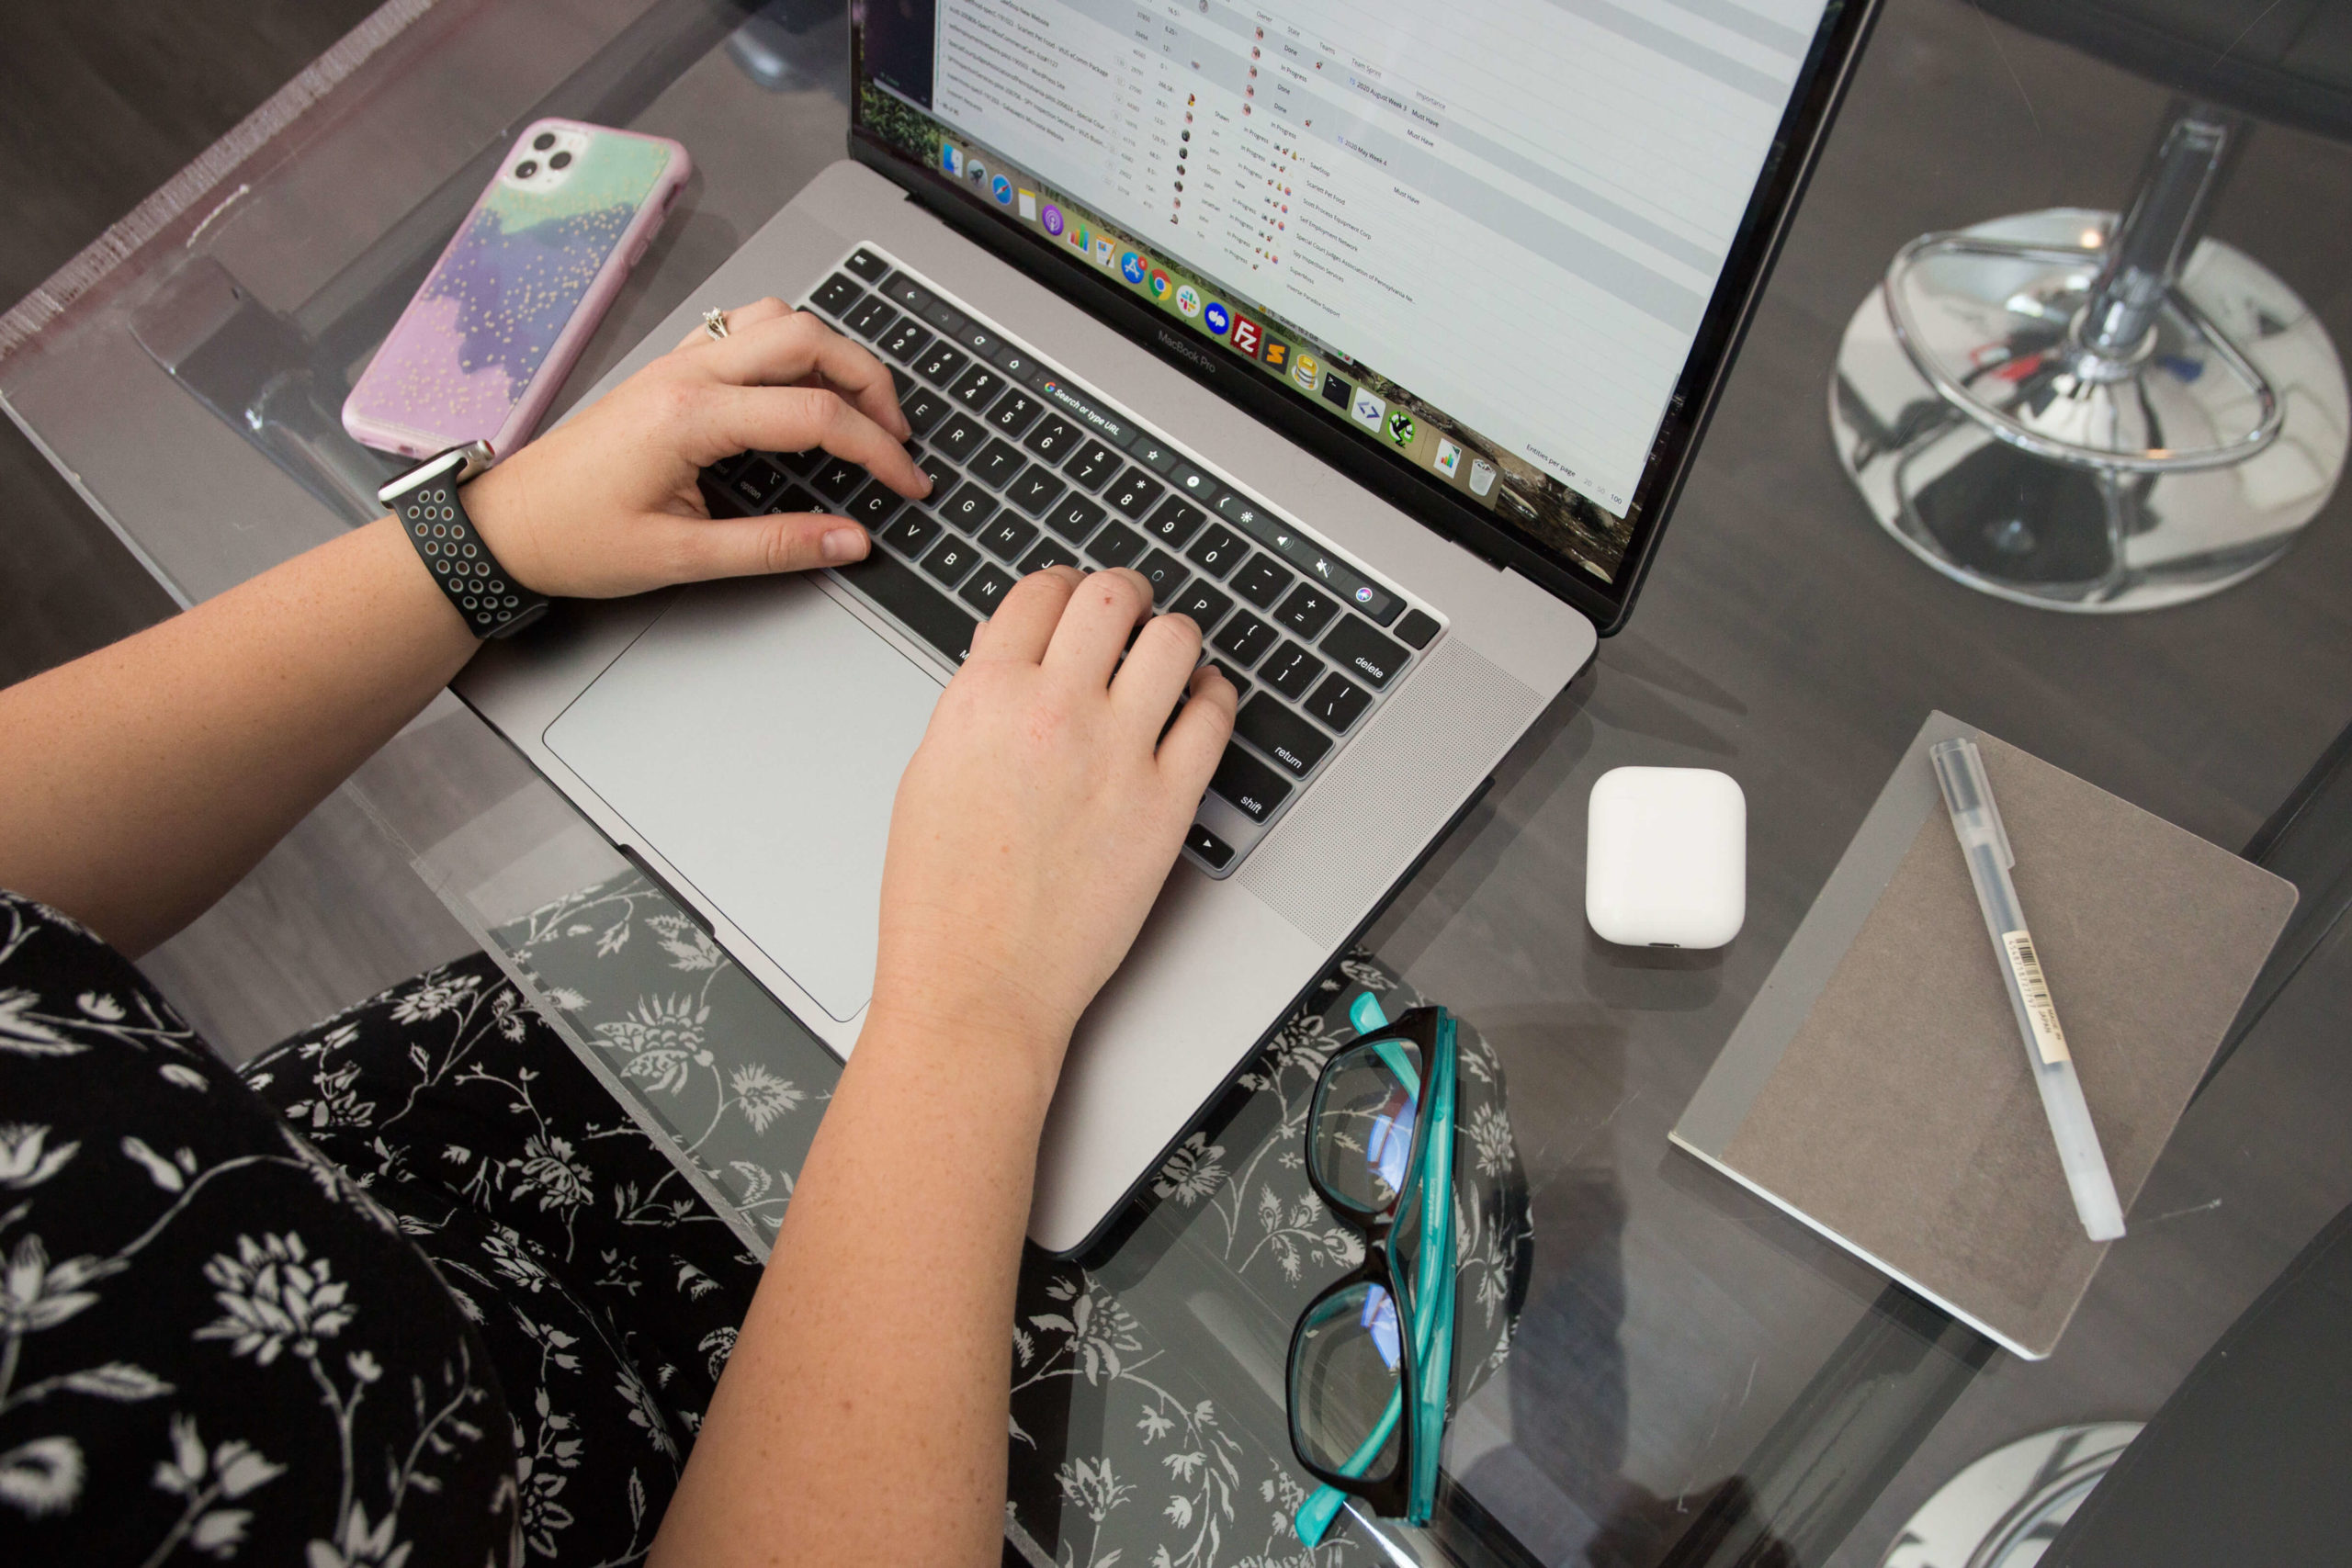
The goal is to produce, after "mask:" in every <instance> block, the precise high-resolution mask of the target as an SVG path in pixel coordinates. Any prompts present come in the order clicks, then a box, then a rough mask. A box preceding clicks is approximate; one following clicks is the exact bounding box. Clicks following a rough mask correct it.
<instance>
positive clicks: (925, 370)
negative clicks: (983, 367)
mask: <svg viewBox="0 0 2352 1568" xmlns="http://www.w3.org/2000/svg"><path fill="white" fill-rule="evenodd" d="M969 363H971V360H970V358H969V356H967V355H966V354H965V353H964V351H963V350H962V349H960V348H954V347H951V346H949V345H948V344H947V343H946V342H945V341H944V340H942V341H941V342H938V343H934V344H932V345H931V351H930V352H929V353H927V354H925V355H923V356H922V358H921V359H919V360H917V361H915V374H916V375H918V376H920V377H922V378H923V379H924V380H926V381H931V382H935V383H938V384H940V385H942V386H944V385H945V384H946V383H948V382H950V381H953V380H954V379H955V378H956V376H957V375H958V374H960V373H961V372H962V370H963V368H964V367H965V366H967V365H968V364H969Z"/></svg>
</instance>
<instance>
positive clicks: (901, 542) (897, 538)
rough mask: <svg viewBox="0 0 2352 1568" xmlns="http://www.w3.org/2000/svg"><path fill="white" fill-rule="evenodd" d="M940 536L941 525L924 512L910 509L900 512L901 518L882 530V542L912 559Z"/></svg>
mask: <svg viewBox="0 0 2352 1568" xmlns="http://www.w3.org/2000/svg"><path fill="white" fill-rule="evenodd" d="M937 537H939V525H938V524H937V523H936V522H934V521H933V520H932V519H931V518H929V517H926V516H924V515H923V514H922V513H920V512H916V511H912V510H909V511H906V512H902V513H899V520H898V521H897V522H896V523H893V524H891V525H889V526H888V528H885V529H883V530H882V535H881V538H882V542H883V543H884V544H886V545H888V546H889V547H891V548H892V549H894V550H897V551H899V553H900V554H902V555H904V556H906V557H908V558H910V559H911V558H914V557H916V556H919V555H921V554H922V553H923V551H925V550H927V549H929V548H930V547H931V542H932V541H933V539H936V538H937Z"/></svg>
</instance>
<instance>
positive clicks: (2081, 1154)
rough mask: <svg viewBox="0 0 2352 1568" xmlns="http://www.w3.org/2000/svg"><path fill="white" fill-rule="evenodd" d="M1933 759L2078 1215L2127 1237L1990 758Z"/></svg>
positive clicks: (2100, 1230)
mask: <svg viewBox="0 0 2352 1568" xmlns="http://www.w3.org/2000/svg"><path fill="white" fill-rule="evenodd" d="M1928 761H1931V762H1933V763H1934V764H1935V769H1936V784H1937V786H1938V787H1939V788H1940V789H1941V790H1942V791H1943V794H1944V804H1945V805H1946V806H1948V807H1951V826H1952V831H1954V832H1955V833H1958V834H1959V835H1960V849H1961V853H1962V855H1964V856H1966V857H1967V860H1968V877H1969V880H1970V881H1971V882H1973V883H1974V884H1975V885H1976V903H1977V907H1978V908H1981V909H1983V910H1984V912H1985V931H1987V932H1988V933H1990V934H1991V936H1992V938H1993V959H1994V962H1995V964H1996V965H1997V966H1998V967H1999V969H2000V971H2001V979H2002V982H2003V984H2005V985H2006V986H2007V987H2008V993H2009V1007H2010V1010H2012V1011H2014V1012H2015V1013H2016V1014H2017V1019H2018V1034H2019V1036H2021V1037H2022V1038H2023V1039H2024V1041H2025V1056H2026V1062H2027V1064H2028V1066H2030V1068H2031V1069H2032V1072H2033V1082H2034V1087H2035V1088H2037V1089H2040V1090H2041V1109H2042V1110H2043V1111H2044V1112H2046V1113H2047V1114H2048V1116H2049V1118H2050V1134H2051V1136H2052V1138H2054V1139H2056V1140H2057V1143H2058V1163H2059V1164H2060V1165H2062V1166H2064V1168H2065V1170H2066V1186H2067V1189H2068V1190H2070V1191H2072V1192H2073V1193H2074V1196H2075V1213H2076V1214H2077V1215H2079V1216H2080V1217H2081V1219H2082V1222H2083V1229H2084V1231H2085V1232H2086V1234H2088V1235H2089V1236H2090V1238H2091V1239H2092V1240H2093V1241H2113V1240H2114V1239H2115V1238H2116V1237H2118V1236H2120V1235H2122V1234H2123V1206H2122V1204H2121V1203H2120V1202H2118V1201H2116V1196H2115V1178H2114V1177H2113V1176H2112V1175H2110V1174H2109V1171H2108V1168H2107V1156H2105V1155H2104V1154H2103V1153H2101V1152H2100V1150H2099V1146H2098V1130H2097V1129H2095V1128H2094V1127H2092V1125H2091V1110H2090V1107H2089V1106H2088V1105H2086V1104H2085V1103H2084V1102H2083V1084H2082V1080H2081V1079H2080V1078H2078V1077H2075V1062H2074V1058H2073V1057H2072V1056H2071V1055H2068V1054H2067V1051H2066V1035H2065V1032H2064V1031H2063V1030H2061V1029H2060V1028H2059V1027H2058V1009H2057V1006H2056V1004H2055V1003H2053V1002H2052V1000H2051V998H2050V984H2049V982H2048V980H2046V979H2045V978H2044V977H2043V976H2042V973H2041V957H2040V955H2039V954H2037V953H2035V952H2034V948H2033V936H2032V934H2031V933H2030V931H2027V930H2026V924H2025V909H2024V908H2023V907H2022V906H2021V905H2019V904H2018V889H2017V884H2016V883H2015V882H2013V881H2011V880H2010V879H2009V867H2011V866H2012V865H2015V864H2016V863H2017V853H2016V852H2015V851H2013V850H2011V849H2010V848H2009V835H2008V833H2007V830H2006V829H2003V828H2002V826H2001V811H2000V807H1997V806H1996V805H1994V804H1993V786H1992V782H1991V781H1990V780H1989V779H1987V778H1986V777H1985V759H1984V757H1983V755H1982V754H1981V753H1979V752H1978V750H1976V743H1975V742H1974V741H1973V740H1969V739H1964V738H1963V739H1955V740H1939V741H1938V742H1937V743H1936V744H1935V745H1934V746H1933V747H1932V748H1930V749H1929V750H1928Z"/></svg>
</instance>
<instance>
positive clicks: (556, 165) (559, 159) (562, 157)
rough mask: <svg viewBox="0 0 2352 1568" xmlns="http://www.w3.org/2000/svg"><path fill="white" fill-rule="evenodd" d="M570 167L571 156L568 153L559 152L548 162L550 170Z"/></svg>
mask: <svg viewBox="0 0 2352 1568" xmlns="http://www.w3.org/2000/svg"><path fill="white" fill-rule="evenodd" d="M570 167H571V153H569V152H559V153H557V154H556V155H555V156H554V157H552V158H549V159H548V168H550V169H568V168H570Z"/></svg>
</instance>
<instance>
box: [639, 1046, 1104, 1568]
mask: <svg viewBox="0 0 2352 1568" xmlns="http://www.w3.org/2000/svg"><path fill="white" fill-rule="evenodd" d="M1035 1058H1043V1059H1046V1060H1047V1061H1048V1062H1049V1066H1048V1069H1047V1070H1046V1072H1044V1073H1043V1075H1042V1076H1041V1075H1039V1074H1038V1073H1036V1072H1034V1071H1030V1070H1027V1069H1026V1068H1024V1067H1023V1066H1022V1065H1021V1064H1022V1063H1023V1062H1026V1061H1028V1060H1031V1059H1035ZM1058 1060H1059V1050H1058V1042H1047V1043H1042V1045H1041V1043H1038V1042H1017V1043H991V1042H990V1041H989V1040H987V1039H985V1038H983V1037H981V1036H980V1034H979V1033H978V1031H976V1030H975V1031H957V1030H942V1029H936V1028H926V1027H923V1026H922V1025H919V1024H912V1023H909V1024H903V1025H902V1024H894V1023H893V1022H891V1021H888V1020H883V1021H870V1022H869V1023H868V1025H867V1027H866V1029H865V1033H864V1035H863V1036H862V1037H861V1038H860V1040H859V1043H858V1047H857V1050H856V1051H855V1053H854V1055H852V1057H851V1060H850V1065H849V1066H848V1068H847V1069H846V1070H845V1071H844V1073H843V1074H842V1081H841V1085H840V1088H839V1089H838V1091H837V1092H836V1094H835V1095H834V1097H833V1100H832V1102H831V1105H830V1106H828V1107H827V1109H826V1112H825V1120H824V1123H823V1126H822V1127H821V1128H820V1131H819V1134H818V1136H817V1141H816V1144H815V1145H814V1146H813V1147H812V1148H811V1149H810V1151H809V1159H808V1162H807V1164H806V1166H805V1167H804V1168H803V1169H802V1172H801V1177H800V1181H799V1185H798V1188H797V1192H796V1194H795V1196H794V1198H793V1201H792V1205H791V1208H790V1210H789V1212H788V1214H787V1217H786V1221H785V1224H784V1228H783V1232H782V1234H781V1235H778V1237H777V1238H776V1247H775V1253H774V1255H773V1256H772V1257H771V1258H770V1259H769V1265H768V1269H767V1273H766V1275H765V1277H764V1278H763V1280H762V1282H761V1285H760V1289H759V1292H758V1293H757V1295H756V1296H755V1298H754V1299H753V1301H752V1309H751V1312H750V1313H749V1314H748V1315H747V1316H746V1317H745V1319H744V1323H743V1327H742V1331H741V1337H739V1339H738V1340H737V1342H736V1345H735V1348H734V1351H733V1353H732V1355H731V1356H730V1358H729V1362H728V1366H727V1371H726V1375H725V1376H724V1377H723V1378H722V1379H721V1380H720V1382H719V1385H718V1395H717V1397H716V1398H715V1399H714V1400H713V1402H712V1404H711V1408H710V1411H709V1414H708V1417H707V1420H706V1421H705V1422H704V1424H703V1427H702V1431H701V1434H700V1436H699V1437H698V1438H697V1439H696V1442H695V1449H694V1453H693V1455H692V1458H691V1460H690V1462H689V1463H688V1464H687V1467H686V1472H685V1475H684V1480H683V1481H682V1482H681V1483H680V1485H679V1489H678V1493H677V1496H676V1499H675V1500H674V1501H673V1504H672V1505H671V1507H670V1511H669V1515H668V1517H666V1518H665V1520H664V1521H663V1524H662V1534H661V1537H660V1539H659V1540H657V1541H656V1543H655V1547H654V1552H653V1559H652V1560H653V1562H655V1563H657V1564H666V1565H671V1568H675V1565H679V1564H687V1563H692V1564H695V1565H697V1568H724V1565H729V1564H737V1563H748V1562H761V1563H787V1562H789V1563H802V1562H807V1563H825V1564H829V1565H830V1564H874V1565H877V1568H878V1565H886V1564H887V1565H891V1568H896V1565H898V1564H905V1563H922V1564H924V1565H925V1568H954V1565H958V1564H969V1565H974V1568H980V1565H988V1564H993V1563H995V1562H997V1561H998V1559H999V1557H1000V1555H1001V1551H1002V1540H1003V1531H1004V1482H1005V1455H1006V1448H1005V1439H1006V1431H1007V1427H1006V1419H1007V1408H1008V1399H1009V1384H1010V1372H1011V1369H1012V1333H1011V1330H1012V1304H1013V1288H1014V1282H1015V1280H1016V1278H1017V1275H1018V1272H1019V1266H1020V1258H1021V1242H1022V1235H1023V1231H1024V1229H1025V1227H1026V1225H1027V1223H1028V1215H1029V1200H1030V1192H1031V1188H1032V1185H1033V1182H1034V1178H1035V1164H1036V1152H1037V1137H1038V1132H1039V1129H1040V1127H1041V1126H1042V1125H1043V1122H1044V1116H1045V1107H1046V1101H1047V1099H1048V1098H1049V1096H1050V1092H1051V1086H1052V1083H1053V1073H1052V1071H1051V1070H1050V1063H1057V1062H1058Z"/></svg>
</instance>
